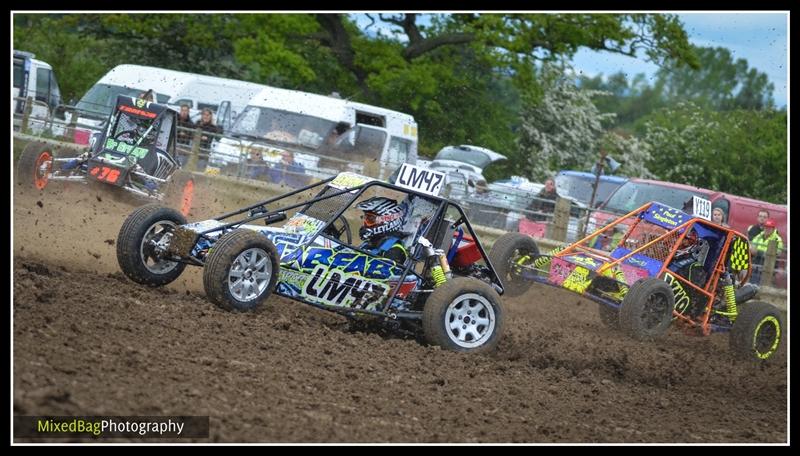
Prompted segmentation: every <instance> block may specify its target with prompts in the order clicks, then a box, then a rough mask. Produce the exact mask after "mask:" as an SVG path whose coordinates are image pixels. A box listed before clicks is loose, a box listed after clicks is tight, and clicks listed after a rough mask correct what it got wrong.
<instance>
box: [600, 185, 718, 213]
mask: <svg viewBox="0 0 800 456" xmlns="http://www.w3.org/2000/svg"><path fill="white" fill-rule="evenodd" d="M695 195H696V196H699V197H701V198H708V195H704V194H702V193H699V192H692V191H690V190H684V189H680V188H669V187H666V186H662V185H655V184H651V183H646V182H631V181H628V182H626V183H625V184H623V185H622V186H621V187H620V188H619V189H617V191H616V193H614V194H613V195H612V196H611V199H609V200H608V203H606V206H605V208H604V209H606V210H609V211H613V212H617V213H621V214H624V213H627V212H630V211H632V210H634V209H636V208H637V207H640V206H643V205H644V204H646V203H649V202H651V201H658V202H659V203H663V204H666V205H667V206H671V207H674V208H676V209H682V208H683V203H685V202H686V201H687V200H689V199H691V197H692V196H695Z"/></svg>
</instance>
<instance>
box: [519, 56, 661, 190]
mask: <svg viewBox="0 0 800 456" xmlns="http://www.w3.org/2000/svg"><path fill="white" fill-rule="evenodd" d="M542 80H543V81H542V88H543V94H542V96H541V97H540V99H539V100H537V101H536V102H533V103H526V105H525V106H523V108H522V110H521V131H520V136H519V141H518V144H517V145H518V147H519V152H520V155H521V157H523V158H524V159H523V163H520V165H521V167H523V170H524V172H525V174H527V175H528V176H530V177H531V178H532V179H534V180H539V181H541V180H543V179H544V178H546V177H547V176H548V175H552V174H554V173H555V172H557V171H559V170H561V169H577V170H588V169H590V168H591V167H592V165H593V164H594V163H596V162H597V160H598V157H599V151H600V147H601V146H604V147H607V152H609V153H610V154H611V156H613V157H614V159H615V160H617V161H619V162H622V163H623V165H624V172H625V173H626V174H627V175H629V176H634V177H649V176H652V174H651V173H650V172H649V171H648V170H647V167H646V163H647V161H648V160H649V158H650V148H649V146H648V145H647V144H646V143H645V142H644V141H641V140H639V139H637V138H635V137H632V136H621V135H619V134H617V133H614V132H607V131H606V129H605V125H606V124H607V123H609V122H610V121H611V120H613V119H614V117H615V115H616V114H614V113H601V112H600V111H599V110H598V109H597V107H596V106H595V104H594V102H593V101H592V100H593V98H594V97H596V96H599V95H607V94H608V93H607V92H603V91H599V90H582V89H580V88H579V87H577V85H576V84H575V81H574V79H573V78H571V77H569V76H568V75H566V74H564V73H563V72H561V71H559V70H558V69H556V68H555V67H553V66H545V67H543V68H542Z"/></svg>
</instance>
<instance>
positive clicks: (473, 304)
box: [422, 277, 504, 353]
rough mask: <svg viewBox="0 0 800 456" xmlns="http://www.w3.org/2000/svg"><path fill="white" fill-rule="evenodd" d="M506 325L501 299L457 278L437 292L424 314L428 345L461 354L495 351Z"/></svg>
mask: <svg viewBox="0 0 800 456" xmlns="http://www.w3.org/2000/svg"><path fill="white" fill-rule="evenodd" d="M503 321H504V311H503V306H502V304H501V302H500V296H499V295H498V294H497V292H496V291H494V288H492V287H491V286H490V285H489V284H487V283H485V282H483V281H481V280H478V279H475V278H472V277H456V278H453V279H450V280H448V281H447V282H445V283H444V284H442V285H440V286H439V287H438V288H436V289H434V290H433V293H431V295H430V296H429V297H428V299H427V301H426V302H425V308H424V309H423V311H422V329H423V333H424V336H425V339H426V340H427V341H428V343H430V344H432V345H438V346H440V347H442V348H444V349H447V350H453V351H459V352H471V353H482V352H488V351H491V350H493V349H494V348H495V347H496V346H497V343H498V342H499V340H500V337H501V335H502V333H503Z"/></svg>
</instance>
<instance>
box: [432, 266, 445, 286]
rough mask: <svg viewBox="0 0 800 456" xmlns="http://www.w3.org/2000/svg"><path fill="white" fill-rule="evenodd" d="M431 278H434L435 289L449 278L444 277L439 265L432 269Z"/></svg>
mask: <svg viewBox="0 0 800 456" xmlns="http://www.w3.org/2000/svg"><path fill="white" fill-rule="evenodd" d="M431 277H433V284H434V286H435V287H438V286H439V285H441V284H443V283H445V282H446V281H447V277H445V275H444V270H443V269H442V267H441V266H439V265H438V264H437V265H436V266H434V267H432V268H431Z"/></svg>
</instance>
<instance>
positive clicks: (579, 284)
mask: <svg viewBox="0 0 800 456" xmlns="http://www.w3.org/2000/svg"><path fill="white" fill-rule="evenodd" d="M591 283H592V280H591V279H590V278H589V270H588V269H586V268H584V267H582V266H577V267H575V269H574V270H573V271H572V273H571V274H570V275H569V277H567V278H566V279H565V280H564V283H562V284H561V286H563V287H564V288H566V289H567V290H572V291H574V292H576V293H581V294H583V292H584V291H586V289H587V288H588V287H589V285H590V284H591Z"/></svg>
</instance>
